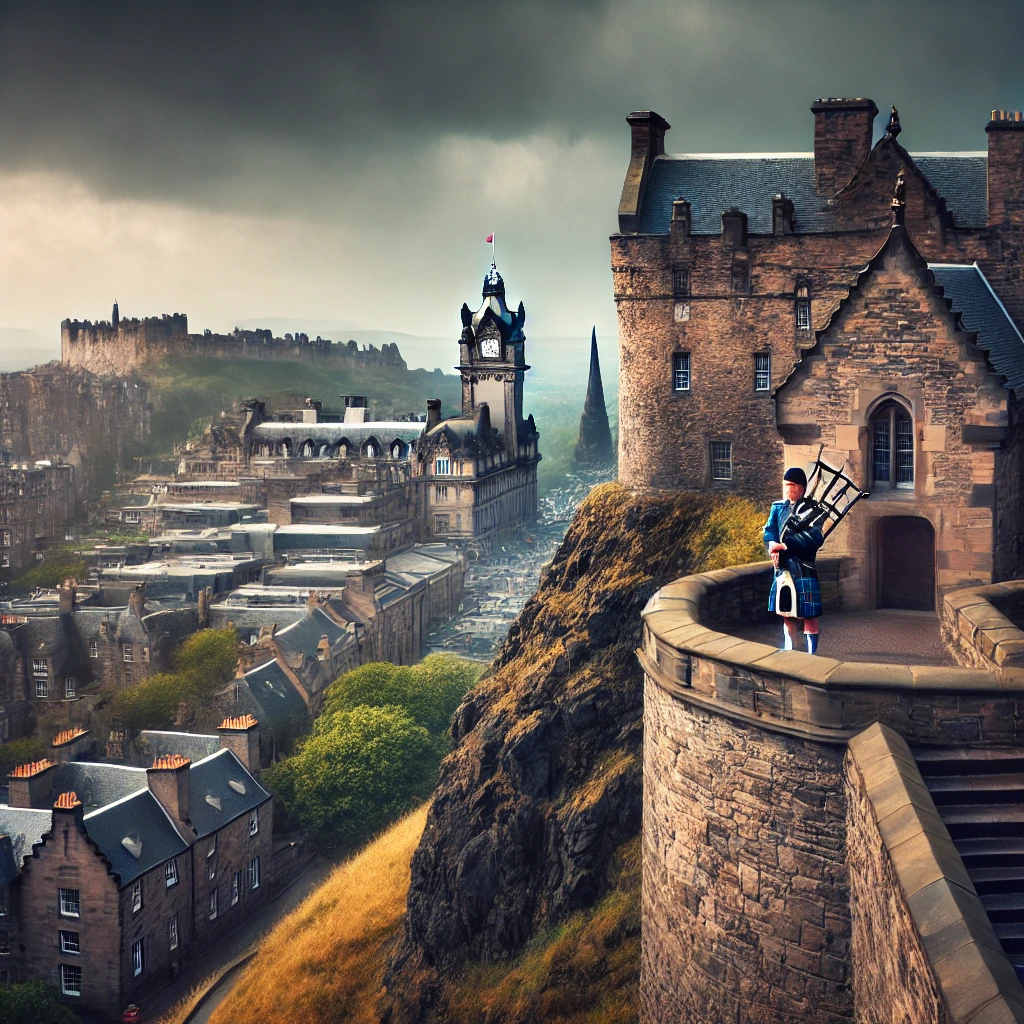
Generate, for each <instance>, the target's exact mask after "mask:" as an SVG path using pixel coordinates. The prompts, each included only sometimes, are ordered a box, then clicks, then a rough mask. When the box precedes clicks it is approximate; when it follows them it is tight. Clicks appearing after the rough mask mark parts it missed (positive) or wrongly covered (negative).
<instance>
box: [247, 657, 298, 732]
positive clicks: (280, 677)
mask: <svg viewBox="0 0 1024 1024" xmlns="http://www.w3.org/2000/svg"><path fill="white" fill-rule="evenodd" d="M245 684H246V685H247V686H248V687H249V691H250V693H251V694H252V696H253V697H254V698H255V699H256V700H257V701H258V702H259V705H260V707H261V708H262V709H263V711H264V715H263V718H261V719H260V721H265V722H266V723H267V724H268V725H269V726H270V728H271V729H274V730H275V731H277V730H280V729H286V728H287V727H288V726H289V724H290V723H292V722H295V721H300V720H304V719H305V718H307V717H308V711H307V709H306V702H305V701H304V700H303V699H302V697H301V696H300V695H299V692H298V690H296V689H295V687H294V686H293V685H292V681H291V680H290V679H289V678H288V676H287V675H286V674H285V672H284V669H282V668H281V666H280V665H278V663H277V662H276V661H268V662H265V663H264V664H262V665H258V666H257V667H256V668H253V669H250V670H249V671H248V672H246V673H245Z"/></svg>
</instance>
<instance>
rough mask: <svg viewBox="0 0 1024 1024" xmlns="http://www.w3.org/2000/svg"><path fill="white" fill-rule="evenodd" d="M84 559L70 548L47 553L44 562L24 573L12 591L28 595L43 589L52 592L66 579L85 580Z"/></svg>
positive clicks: (13, 585)
mask: <svg viewBox="0 0 1024 1024" xmlns="http://www.w3.org/2000/svg"><path fill="white" fill-rule="evenodd" d="M86 571H87V570H86V565H85V561H84V559H82V557H81V556H80V555H78V554H76V553H75V552H74V551H72V550H70V549H69V548H54V549H53V550H52V551H48V552H46V554H45V555H44V556H43V560H42V561H41V562H40V563H39V564H38V565H34V566H33V567H32V568H31V569H29V570H27V571H26V572H24V573H22V574H21V576H19V577H18V578H17V579H16V580H15V581H14V583H12V584H11V589H12V591H13V592H14V593H16V594H27V593H29V592H30V591H32V590H36V589H39V588H42V589H44V590H52V589H53V588H54V587H58V586H60V584H61V583H63V582H64V580H66V579H76V580H84V579H85V575H86Z"/></svg>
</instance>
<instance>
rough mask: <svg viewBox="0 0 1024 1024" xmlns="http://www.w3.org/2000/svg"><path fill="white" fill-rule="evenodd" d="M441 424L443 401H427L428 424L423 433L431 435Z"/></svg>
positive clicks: (436, 399)
mask: <svg viewBox="0 0 1024 1024" xmlns="http://www.w3.org/2000/svg"><path fill="white" fill-rule="evenodd" d="M440 422H441V399H440V398H428V399H427V422H426V423H425V424H424V426H423V433H424V434H429V433H430V431H431V430H433V429H434V427H436V426H437V425H438V423H440Z"/></svg>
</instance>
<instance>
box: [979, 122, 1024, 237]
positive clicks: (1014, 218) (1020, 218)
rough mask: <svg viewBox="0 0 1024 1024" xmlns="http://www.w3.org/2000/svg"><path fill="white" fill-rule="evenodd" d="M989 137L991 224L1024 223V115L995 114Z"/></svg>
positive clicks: (990, 123) (989, 218)
mask: <svg viewBox="0 0 1024 1024" xmlns="http://www.w3.org/2000/svg"><path fill="white" fill-rule="evenodd" d="M985 134H986V135H988V223H989V226H990V227H997V226H998V225H1000V224H1009V223H1018V224H1020V223H1022V222H1024V115H1022V114H1021V112H1020V111H1019V110H993V111H992V120H990V121H989V123H988V124H987V125H985Z"/></svg>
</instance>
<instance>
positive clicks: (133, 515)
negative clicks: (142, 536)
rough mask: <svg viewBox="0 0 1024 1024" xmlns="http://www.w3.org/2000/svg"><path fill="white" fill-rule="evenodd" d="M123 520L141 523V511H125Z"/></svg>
mask: <svg viewBox="0 0 1024 1024" xmlns="http://www.w3.org/2000/svg"><path fill="white" fill-rule="evenodd" d="M124 521H125V522H126V523H141V522H142V513H141V512H125V514H124Z"/></svg>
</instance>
